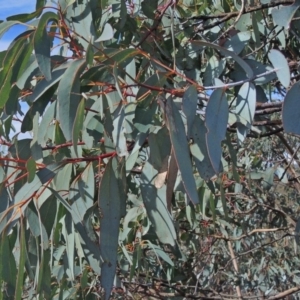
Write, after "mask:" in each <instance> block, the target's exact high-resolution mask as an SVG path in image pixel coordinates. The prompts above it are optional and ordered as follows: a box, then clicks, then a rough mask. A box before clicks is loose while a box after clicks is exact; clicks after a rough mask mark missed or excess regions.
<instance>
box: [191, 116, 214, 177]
mask: <svg viewBox="0 0 300 300" xmlns="http://www.w3.org/2000/svg"><path fill="white" fill-rule="evenodd" d="M206 132H207V129H206V127H205V123H204V121H203V120H202V119H200V118H199V117H196V118H195V121H194V126H193V127H192V135H191V138H192V141H193V142H192V143H191V144H190V150H191V153H192V157H193V160H194V162H195V165H196V168H197V170H198V172H199V174H200V176H201V178H203V179H204V180H209V179H210V178H212V177H213V176H214V175H215V174H216V173H215V171H214V169H213V166H212V163H211V161H210V158H209V155H208V148H207V142H206Z"/></svg>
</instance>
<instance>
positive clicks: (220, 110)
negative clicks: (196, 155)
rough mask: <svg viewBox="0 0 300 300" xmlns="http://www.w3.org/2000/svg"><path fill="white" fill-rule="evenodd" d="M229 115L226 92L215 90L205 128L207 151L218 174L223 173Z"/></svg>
mask: <svg viewBox="0 0 300 300" xmlns="http://www.w3.org/2000/svg"><path fill="white" fill-rule="evenodd" d="M228 114H229V112H228V103H227V99H226V95H225V93H224V91H223V90H222V89H217V90H214V91H213V93H212V94H211V96H210V99H209V101H208V104H207V108H206V117H205V126H206V128H207V134H206V141H207V150H208V154H209V158H210V161H211V163H212V166H213V168H214V171H215V172H216V173H219V172H220V171H221V156H222V148H221V142H222V140H223V139H225V135H226V130H227V123H228Z"/></svg>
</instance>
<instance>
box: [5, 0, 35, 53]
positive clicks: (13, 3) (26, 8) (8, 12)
mask: <svg viewBox="0 0 300 300" xmlns="http://www.w3.org/2000/svg"><path fill="white" fill-rule="evenodd" d="M35 4H36V0H0V20H5V19H6V18H7V17H9V16H12V15H17V14H22V13H31V12H33V11H34V10H35ZM23 29H24V27H23V26H13V27H12V28H11V29H10V30H9V31H7V32H6V33H5V35H3V36H2V37H1V39H0V51H1V50H4V49H6V48H7V46H8V45H9V44H10V42H11V40H12V39H14V37H16V36H17V35H18V34H19V33H20V32H22V30H23Z"/></svg>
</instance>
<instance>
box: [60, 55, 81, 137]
mask: <svg viewBox="0 0 300 300" xmlns="http://www.w3.org/2000/svg"><path fill="white" fill-rule="evenodd" d="M85 66H86V61H85V59H79V60H75V61H73V62H72V64H71V65H70V66H69V68H68V69H67V70H66V71H65V73H64V75H63V77H62V79H61V81H60V83H59V85H58V91H57V94H58V95H57V97H58V110H59V121H60V125H61V129H62V131H63V133H64V135H65V138H66V140H67V141H71V140H72V135H73V134H72V133H73V125H74V120H75V116H76V112H77V107H78V105H79V102H80V98H81V95H80V81H79V76H80V74H81V72H82V71H83V69H84V67H85Z"/></svg>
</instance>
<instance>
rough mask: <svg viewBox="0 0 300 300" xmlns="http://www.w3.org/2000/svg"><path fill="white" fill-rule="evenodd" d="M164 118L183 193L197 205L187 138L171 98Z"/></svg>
mask: <svg viewBox="0 0 300 300" xmlns="http://www.w3.org/2000/svg"><path fill="white" fill-rule="evenodd" d="M166 118H167V126H168V129H169V132H170V137H171V142H172V146H173V148H174V153H175V158H176V162H177V165H178V168H179V171H180V173H181V177H182V182H183V185H184V188H185V191H186V193H187V195H188V197H189V199H190V201H192V202H193V203H194V204H197V203H198V202H199V199H198V193H197V188H196V183H195V179H194V175H193V168H192V163H191V159H190V151H189V147H188V142H187V137H186V134H185V129H184V125H183V122H182V119H181V116H180V113H179V111H178V109H177V107H176V106H175V104H174V102H173V100H172V98H168V100H167V105H166Z"/></svg>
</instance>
